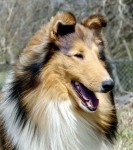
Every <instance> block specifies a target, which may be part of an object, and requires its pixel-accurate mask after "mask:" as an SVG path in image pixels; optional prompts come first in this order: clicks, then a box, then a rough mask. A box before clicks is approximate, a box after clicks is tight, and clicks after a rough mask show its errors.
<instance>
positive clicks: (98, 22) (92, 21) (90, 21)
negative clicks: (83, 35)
mask: <svg viewBox="0 0 133 150" xmlns="http://www.w3.org/2000/svg"><path fill="white" fill-rule="evenodd" d="M82 25H84V26H86V27H89V28H91V29H92V28H94V29H95V28H96V29H98V28H102V27H106V25H107V20H106V17H104V16H102V15H92V16H90V17H88V18H86V19H84V20H83V21H82Z"/></svg>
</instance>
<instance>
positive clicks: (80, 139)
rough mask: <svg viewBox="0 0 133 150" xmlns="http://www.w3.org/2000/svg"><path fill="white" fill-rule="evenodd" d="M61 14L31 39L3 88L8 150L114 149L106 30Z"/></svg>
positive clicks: (101, 20)
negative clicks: (104, 32) (103, 31)
mask: <svg viewBox="0 0 133 150" xmlns="http://www.w3.org/2000/svg"><path fill="white" fill-rule="evenodd" d="M106 24H107V23H106V19H105V17H103V16H102V15H92V16H90V17H87V18H85V19H83V20H82V21H81V23H77V21H76V18H75V16H74V15H73V14H72V13H70V12H58V13H57V14H56V15H55V16H54V17H52V18H51V19H50V21H49V23H48V24H45V25H44V26H42V27H41V29H40V30H39V31H38V32H37V33H36V34H35V35H34V36H33V37H32V38H31V40H30V41H29V43H28V44H27V46H26V48H25V49H24V50H23V52H22V54H21V55H20V58H19V60H18V62H17V63H16V65H15V66H14V69H13V71H12V72H11V73H10V75H9V77H8V79H7V81H6V85H5V87H4V90H3V91H4V96H3V100H2V101H1V106H0V111H1V145H2V148H3V149H4V150H109V149H112V148H113V145H114V142H115V140H116V133H117V116H116V109H115V103H114V100H113V94H112V89H113V87H114V81H113V79H112V77H111V71H110V67H109V66H110V65H109V63H108V60H107V58H106V45H107V44H106V43H107V42H106V40H105V38H104V37H103V33H102V30H103V28H104V27H105V26H106Z"/></svg>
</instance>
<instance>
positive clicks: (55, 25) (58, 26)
mask: <svg viewBox="0 0 133 150" xmlns="http://www.w3.org/2000/svg"><path fill="white" fill-rule="evenodd" d="M50 22H52V28H51V38H52V39H54V40H56V39H58V37H59V36H64V35H67V34H69V33H73V32H74V31H75V25H76V19H75V17H74V15H73V14H72V13H70V12H59V13H57V15H56V16H55V17H53V18H52V19H51V21H50Z"/></svg>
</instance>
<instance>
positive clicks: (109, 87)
mask: <svg viewBox="0 0 133 150" xmlns="http://www.w3.org/2000/svg"><path fill="white" fill-rule="evenodd" d="M113 87H114V81H113V80H105V81H103V82H102V89H103V92H108V91H110V90H112V89H113Z"/></svg>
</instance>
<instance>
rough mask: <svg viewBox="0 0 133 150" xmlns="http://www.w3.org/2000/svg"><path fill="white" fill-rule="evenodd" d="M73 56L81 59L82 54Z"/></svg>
mask: <svg viewBox="0 0 133 150" xmlns="http://www.w3.org/2000/svg"><path fill="white" fill-rule="evenodd" d="M74 56H75V57H77V58H80V59H83V55H82V54H75V55H74Z"/></svg>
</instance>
